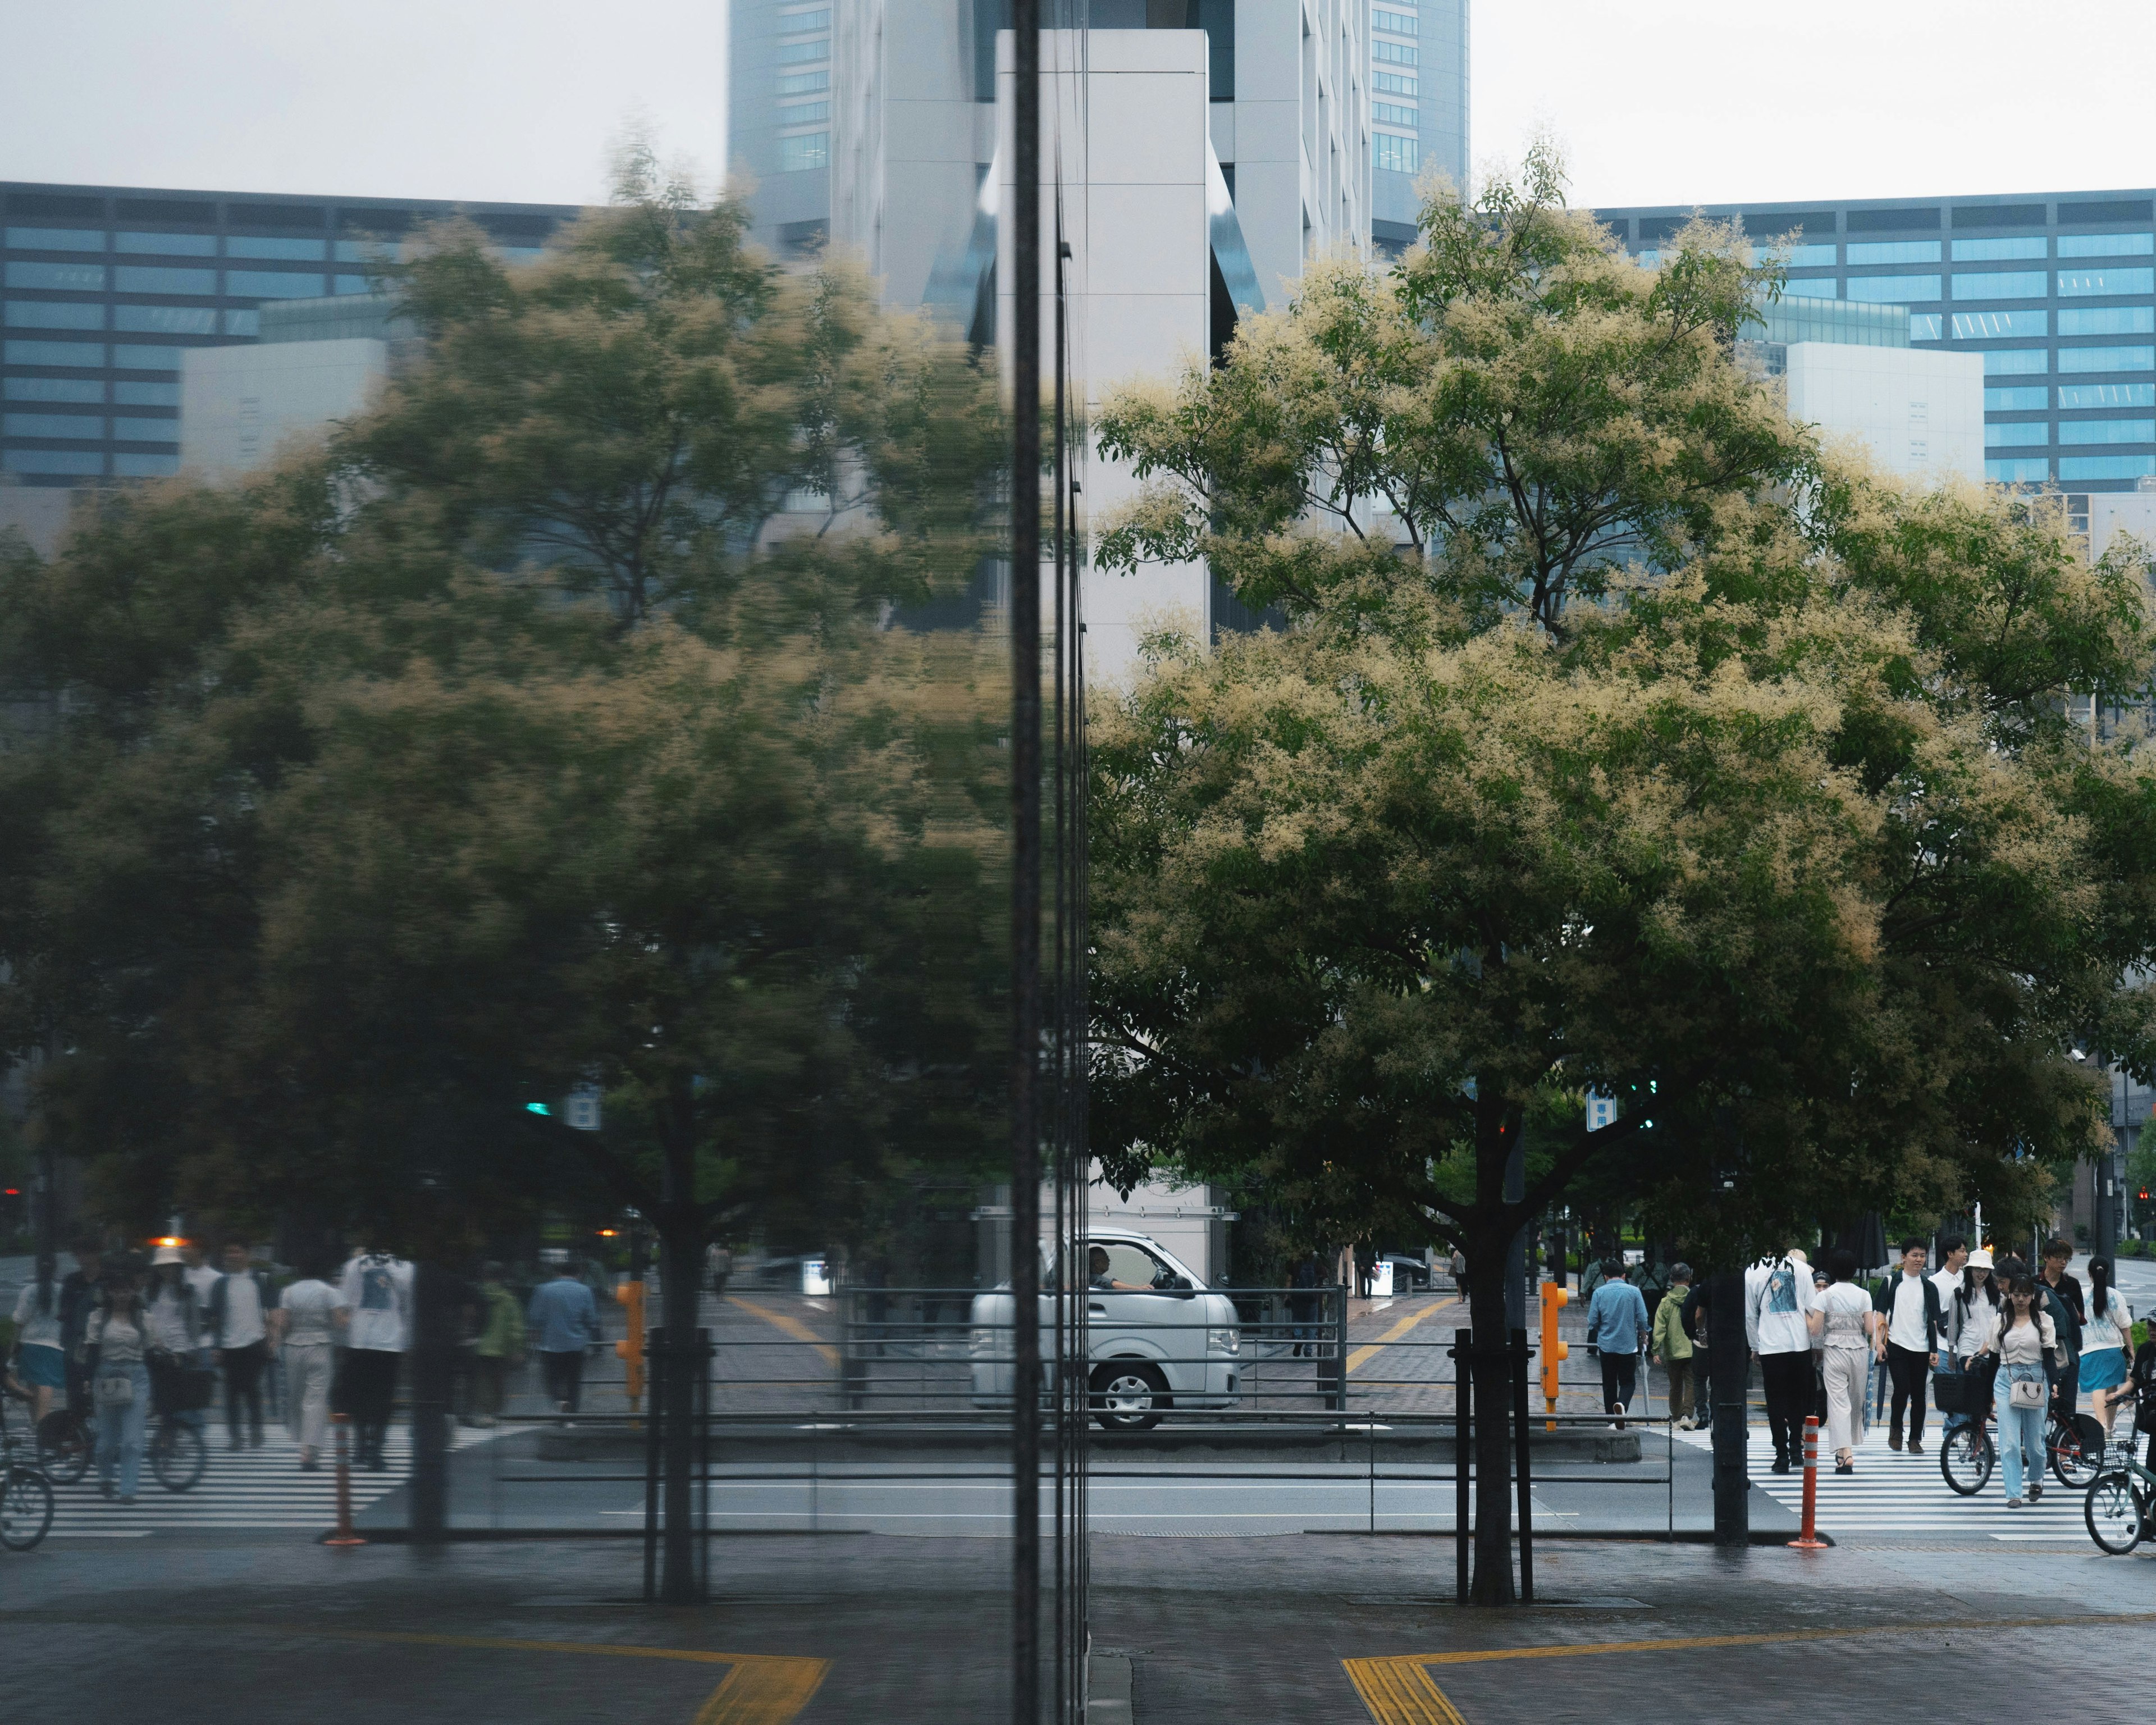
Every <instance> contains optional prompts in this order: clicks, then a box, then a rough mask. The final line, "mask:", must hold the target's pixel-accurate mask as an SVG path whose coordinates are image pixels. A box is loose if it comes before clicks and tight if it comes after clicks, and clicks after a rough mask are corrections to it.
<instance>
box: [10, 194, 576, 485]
mask: <svg viewBox="0 0 2156 1725" xmlns="http://www.w3.org/2000/svg"><path fill="white" fill-rule="evenodd" d="M576 213H577V211H576V209H575V208H573V207H569V206H562V205H542V204H521V203H519V204H504V203H472V204H454V203H411V202H390V201H388V200H377V199H372V198H305V199H300V198H280V197H275V196H271V195H261V194H250V193H227V192H167V191H152V190H146V189H134V188H126V187H119V188H115V187H103V186H52V185H31V184H23V183H16V182H0V248H4V249H0V343H4V345H0V475H4V477H5V479H6V480H8V481H11V482H13V483H17V484H21V485H80V484H83V483H85V482H90V481H95V480H110V479H142V478H154V477H157V476H159V475H165V474H170V473H173V472H176V471H177V470H178V467H179V459H180V451H179V416H180V365H181V359H180V356H181V354H182V352H184V351H185V350H186V349H187V348H189V347H224V346H229V345H232V344H234V343H242V342H251V341H254V340H256V339H257V338H258V337H259V335H260V333H261V318H262V313H261V308H262V307H263V306H264V305H265V304H268V305H274V304H275V303H276V302H278V301H280V300H300V299H309V300H311V299H319V298H322V297H324V296H326V295H345V294H364V293H366V292H367V290H368V278H367V265H368V262H369V260H370V259H378V258H379V257H381V256H382V254H383V251H384V249H385V248H393V247H394V246H395V245H396V244H398V241H399V240H400V239H401V238H402V237H403V235H404V234H406V233H408V231H409V230H410V229H411V228H413V227H415V226H417V225H418V224H420V223H424V222H427V221H430V220H435V219H439V218H444V217H448V216H451V215H459V214H461V215H465V216H468V217H470V218H471V219H472V220H474V221H475V222H476V223H479V225H480V227H481V228H484V229H485V231H486V232H487V233H488V234H490V236H491V237H492V238H493V239H494V240H495V243H496V244H497V245H498V246H499V248H500V250H501V251H502V253H503V254H505V255H506V256H510V257H516V256H519V255H522V254H533V253H536V251H537V250H538V249H540V248H541V247H542V246H543V245H544V244H545V243H546V241H547V238H548V236H549V235H551V234H552V233H553V231H554V229H555V228H556V227H557V225H558V224H560V223H562V222H563V221H565V220H567V219H569V218H572V217H573V216H575V215H576Z"/></svg>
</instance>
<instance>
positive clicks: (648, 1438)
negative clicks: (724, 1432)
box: [644, 1329, 670, 1605]
mask: <svg viewBox="0 0 2156 1725" xmlns="http://www.w3.org/2000/svg"><path fill="white" fill-rule="evenodd" d="M669 1334H670V1332H668V1331H666V1330H663V1329H662V1330H661V1331H660V1332H659V1345H658V1346H657V1347H656V1348H654V1347H652V1346H651V1345H650V1338H649V1334H648V1332H647V1334H646V1337H645V1344H644V1352H645V1353H647V1354H648V1355H649V1356H651V1357H652V1358H654V1359H655V1360H656V1361H657V1362H658V1366H657V1369H655V1370H654V1372H653V1373H652V1374H651V1384H650V1394H649V1395H648V1396H647V1397H646V1398H645V1400H644V1405H645V1407H646V1409H649V1412H648V1414H647V1416H646V1418H645V1420H644V1604H647V1605H653V1604H657V1603H658V1602H659V1465H660V1456H661V1455H663V1454H664V1453H665V1452H664V1451H663V1450H660V1446H659V1429H660V1426H661V1425H664V1424H665V1421H666V1375H667V1373H668V1371H669V1369H670V1368H669V1366H668V1364H667V1361H666V1346H667V1342H666V1338H667V1337H668V1335H669Z"/></svg>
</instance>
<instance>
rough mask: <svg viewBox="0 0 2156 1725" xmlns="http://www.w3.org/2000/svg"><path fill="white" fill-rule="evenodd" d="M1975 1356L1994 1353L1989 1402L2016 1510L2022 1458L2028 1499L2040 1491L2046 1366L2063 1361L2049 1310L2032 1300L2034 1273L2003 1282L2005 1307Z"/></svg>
mask: <svg viewBox="0 0 2156 1725" xmlns="http://www.w3.org/2000/svg"><path fill="white" fill-rule="evenodd" d="M1978 1354H1979V1358H1980V1357H1982V1356H1983V1355H1984V1354H1994V1355H1996V1356H1997V1357H1998V1360H1999V1377H1998V1380H1997V1384H1996V1386H1995V1388H1994V1392H1993V1394H1994V1400H1993V1404H1992V1405H1993V1408H1994V1410H1995V1411H1996V1412H1997V1414H1998V1415H1999V1456H2000V1459H2001V1460H2002V1461H2005V1464H2006V1507H2008V1508H2009V1509H2019V1508H2020V1507H2021V1504H2022V1496H2021V1493H2022V1479H2023V1475H2024V1472H2025V1471H2026V1474H2027V1477H2028V1494H2029V1495H2028V1501H2029V1502H2031V1503H2034V1502H2036V1501H2037V1500H2038V1499H2040V1498H2041V1497H2043V1495H2044V1454H2045V1451H2044V1426H2045V1422H2046V1415H2047V1413H2048V1411H2049V1404H2050V1402H2051V1378H2050V1376H2049V1374H2048V1373H2046V1371H2045V1369H2044V1366H2045V1361H2046V1358H2047V1357H2048V1358H2051V1359H2052V1360H2053V1361H2054V1362H2056V1363H2060V1364H2061V1365H2062V1364H2063V1363H2064V1359H2063V1356H2062V1354H2061V1351H2060V1348H2059V1338H2058V1335H2057V1332H2056V1331H2055V1330H2054V1329H2053V1328H2052V1326H2051V1314H2050V1313H2049V1312H2045V1311H2043V1310H2042V1309H2041V1308H2040V1307H2038V1306H2037V1304H2036V1284H2035V1280H2034V1279H2033V1278H2032V1277H2030V1276H2026V1275H2021V1276H2015V1278H2014V1280H2013V1281H2011V1282H2010V1283H2008V1284H2007V1288H2006V1309H2005V1312H2002V1313H2000V1314H1999V1317H1997V1318H1996V1319H1995V1320H1994V1325H1993V1328H1992V1331H1991V1333H1990V1335H1989V1337H1986V1338H1985V1341H1984V1346H1983V1347H1982V1348H1979V1350H1978ZM2024 1462H2026V1468H2024Z"/></svg>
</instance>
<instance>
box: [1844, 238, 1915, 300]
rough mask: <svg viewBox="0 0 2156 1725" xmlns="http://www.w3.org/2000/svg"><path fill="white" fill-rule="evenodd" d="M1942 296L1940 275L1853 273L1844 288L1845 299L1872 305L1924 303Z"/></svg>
mask: <svg viewBox="0 0 2156 1725" xmlns="http://www.w3.org/2000/svg"><path fill="white" fill-rule="evenodd" d="M1850 249H1851V250H1852V251H1854V250H1855V249H1856V248H1855V247H1854V246H1852V247H1851V248H1850ZM1938 296H1939V279H1938V276H1936V275H1852V276H1851V277H1850V278H1849V281H1848V283H1847V285H1845V287H1844V289H1843V290H1842V297H1843V298H1844V299H1847V300H1864V301H1865V302H1866V304H1868V305H1922V303H1923V302H1924V301H1925V300H1936V299H1938Z"/></svg>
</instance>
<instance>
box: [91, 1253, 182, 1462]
mask: <svg viewBox="0 0 2156 1725" xmlns="http://www.w3.org/2000/svg"><path fill="white" fill-rule="evenodd" d="M178 1260H179V1255H178V1254H177V1252H176V1253H174V1254H173V1261H174V1262H175V1263H177V1261H178ZM137 1261H138V1262H139V1261H140V1260H137ZM155 1345H156V1343H155V1337H154V1332H153V1331H152V1328H151V1320H150V1317H149V1313H148V1311H147V1310H146V1307H145V1306H144V1304H143V1301H142V1290H141V1284H140V1283H139V1282H138V1281H137V1280H136V1276H135V1273H134V1266H131V1265H127V1264H124V1263H123V1264H122V1265H121V1266H118V1268H117V1269H116V1270H115V1272H114V1273H113V1274H112V1275H110V1276H108V1277H107V1279H106V1281H105V1297H104V1300H103V1302H102V1303H101V1304H100V1306H99V1307H98V1308H97V1309H96V1310H95V1312H91V1313H90V1322H88V1323H87V1324H86V1325H85V1327H84V1330H83V1346H84V1348H85V1350H86V1351H87V1352H88V1353H90V1356H91V1357H92V1358H94V1359H95V1365H94V1366H93V1367H92V1368H91V1378H90V1399H91V1404H92V1405H93V1406H94V1407H95V1409H96V1410H97V1489H98V1491H99V1492H100V1494H101V1495H103V1496H104V1497H111V1496H112V1495H113V1493H114V1490H115V1486H117V1488H118V1492H119V1497H120V1501H121V1502H122V1503H132V1502H134V1501H135V1494H136V1490H137V1489H138V1488H139V1487H140V1486H141V1481H142V1435H143V1432H144V1430H146V1427H147V1425H148V1422H149V1419H150V1350H151V1348H152V1347H153V1346H155Z"/></svg>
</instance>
